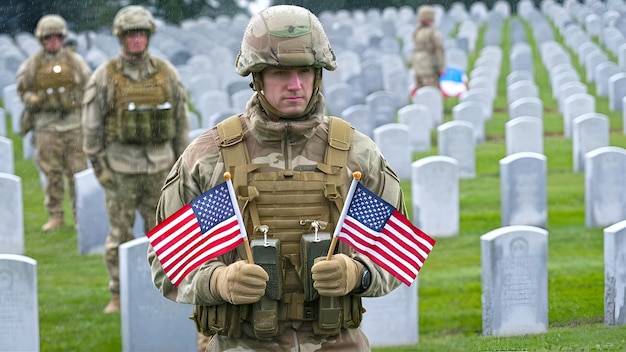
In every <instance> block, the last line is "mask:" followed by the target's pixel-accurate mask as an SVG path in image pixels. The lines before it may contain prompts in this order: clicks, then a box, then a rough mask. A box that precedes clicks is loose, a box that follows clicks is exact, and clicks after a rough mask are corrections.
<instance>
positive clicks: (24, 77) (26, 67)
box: [15, 57, 35, 102]
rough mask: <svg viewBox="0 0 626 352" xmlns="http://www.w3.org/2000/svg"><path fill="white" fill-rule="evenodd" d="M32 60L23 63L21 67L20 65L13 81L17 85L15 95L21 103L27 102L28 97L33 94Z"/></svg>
mask: <svg viewBox="0 0 626 352" xmlns="http://www.w3.org/2000/svg"><path fill="white" fill-rule="evenodd" d="M33 61H34V60H33V58H32V57H31V58H30V59H28V60H26V61H24V63H22V65H20V67H19V69H18V70H17V73H16V75H15V81H16V85H17V94H18V95H19V96H20V99H22V102H25V101H27V100H28V97H29V95H31V94H35V92H34V91H33V85H34V72H32V71H33V66H34V62H33Z"/></svg>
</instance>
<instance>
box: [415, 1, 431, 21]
mask: <svg viewBox="0 0 626 352" xmlns="http://www.w3.org/2000/svg"><path fill="white" fill-rule="evenodd" d="M417 20H418V21H420V22H424V21H434V20H435V8H434V7H432V6H430V5H422V6H420V7H419V9H418V10H417Z"/></svg>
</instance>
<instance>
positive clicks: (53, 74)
mask: <svg viewBox="0 0 626 352" xmlns="http://www.w3.org/2000/svg"><path fill="white" fill-rule="evenodd" d="M36 60H37V63H36V68H35V77H34V84H33V88H34V89H35V90H36V91H37V92H38V94H39V95H40V96H41V97H42V98H43V101H42V104H41V109H42V110H43V111H59V110H71V109H73V108H77V107H79V106H80V101H77V99H76V98H75V97H73V96H70V93H71V92H72V91H73V90H74V89H76V86H77V82H76V79H75V78H74V68H73V62H72V60H71V59H70V56H69V55H64V53H61V54H60V56H59V59H58V60H54V61H44V60H43V53H41V54H40V55H39V56H38V57H37V59H36Z"/></svg>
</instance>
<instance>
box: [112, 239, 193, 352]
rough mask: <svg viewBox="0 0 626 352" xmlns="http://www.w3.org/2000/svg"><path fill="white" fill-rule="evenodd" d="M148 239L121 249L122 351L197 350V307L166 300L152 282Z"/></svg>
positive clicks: (127, 243)
mask: <svg viewBox="0 0 626 352" xmlns="http://www.w3.org/2000/svg"><path fill="white" fill-rule="evenodd" d="M148 243H149V242H148V238H147V237H145V236H144V237H141V238H137V239H134V240H132V241H129V242H126V243H123V244H121V245H120V248H119V258H120V259H119V260H120V311H121V326H122V351H125V352H131V351H163V352H167V351H196V350H197V333H196V327H195V324H194V322H193V321H191V320H190V319H189V316H191V315H192V313H193V305H190V304H180V303H176V302H174V301H171V300H169V299H167V298H165V297H163V296H162V295H161V294H160V293H159V291H158V290H157V289H156V288H155V287H154V284H153V283H152V276H151V271H150V266H149V265H148V261H147V259H146V253H147V251H148Z"/></svg>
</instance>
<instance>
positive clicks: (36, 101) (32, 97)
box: [24, 93, 43, 111]
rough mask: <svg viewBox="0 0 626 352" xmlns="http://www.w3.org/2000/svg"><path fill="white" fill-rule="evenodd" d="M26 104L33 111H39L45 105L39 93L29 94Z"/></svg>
mask: <svg viewBox="0 0 626 352" xmlns="http://www.w3.org/2000/svg"><path fill="white" fill-rule="evenodd" d="M24 103H25V104H26V107H27V108H28V109H30V110H32V111H36V110H39V109H40V108H41V104H42V103H43V99H42V98H41V97H40V96H39V95H38V94H37V93H28V96H27V97H26V99H25V101H24Z"/></svg>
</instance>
